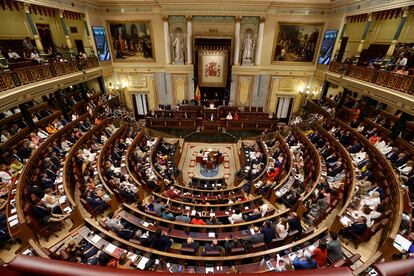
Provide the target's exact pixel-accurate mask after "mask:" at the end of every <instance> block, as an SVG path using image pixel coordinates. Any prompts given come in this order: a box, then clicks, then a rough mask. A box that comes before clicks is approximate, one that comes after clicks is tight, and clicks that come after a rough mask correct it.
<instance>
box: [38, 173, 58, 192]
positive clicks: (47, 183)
mask: <svg viewBox="0 0 414 276" xmlns="http://www.w3.org/2000/svg"><path fill="white" fill-rule="evenodd" d="M54 186H55V183H54V182H53V180H52V179H50V178H49V176H48V175H47V173H44V174H42V178H41V179H40V187H41V188H42V189H43V190H46V189H49V188H52V187H54Z"/></svg>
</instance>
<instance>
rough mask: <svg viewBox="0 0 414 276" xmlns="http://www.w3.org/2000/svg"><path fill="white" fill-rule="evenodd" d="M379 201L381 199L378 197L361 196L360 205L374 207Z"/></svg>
mask: <svg viewBox="0 0 414 276" xmlns="http://www.w3.org/2000/svg"><path fill="white" fill-rule="evenodd" d="M380 203H381V199H380V198H379V197H373V198H363V199H362V201H361V206H364V205H367V206H368V207H370V208H371V209H375V208H376V207H377V206H378V205H379V204H380Z"/></svg>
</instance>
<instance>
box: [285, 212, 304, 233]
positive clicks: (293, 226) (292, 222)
mask: <svg viewBox="0 0 414 276" xmlns="http://www.w3.org/2000/svg"><path fill="white" fill-rule="evenodd" d="M288 223H289V229H290V230H298V234H297V237H301V236H302V231H303V229H302V223H301V221H300V218H299V216H298V214H296V213H295V212H291V213H290V215H289V217H288Z"/></svg>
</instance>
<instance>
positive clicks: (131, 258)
mask: <svg viewBox="0 0 414 276" xmlns="http://www.w3.org/2000/svg"><path fill="white" fill-rule="evenodd" d="M128 258H129V259H130V260H131V262H135V260H136V259H137V258H138V255H137V254H132V255H131V256H129V257H128Z"/></svg>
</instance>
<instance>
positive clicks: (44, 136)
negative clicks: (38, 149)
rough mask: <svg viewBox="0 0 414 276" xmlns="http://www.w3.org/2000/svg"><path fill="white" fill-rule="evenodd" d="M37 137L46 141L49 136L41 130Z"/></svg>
mask: <svg viewBox="0 0 414 276" xmlns="http://www.w3.org/2000/svg"><path fill="white" fill-rule="evenodd" d="M37 136H39V138H40V139H46V138H47V137H48V136H49V134H47V133H46V132H45V131H43V130H42V131H39V132H38V133H37Z"/></svg>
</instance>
